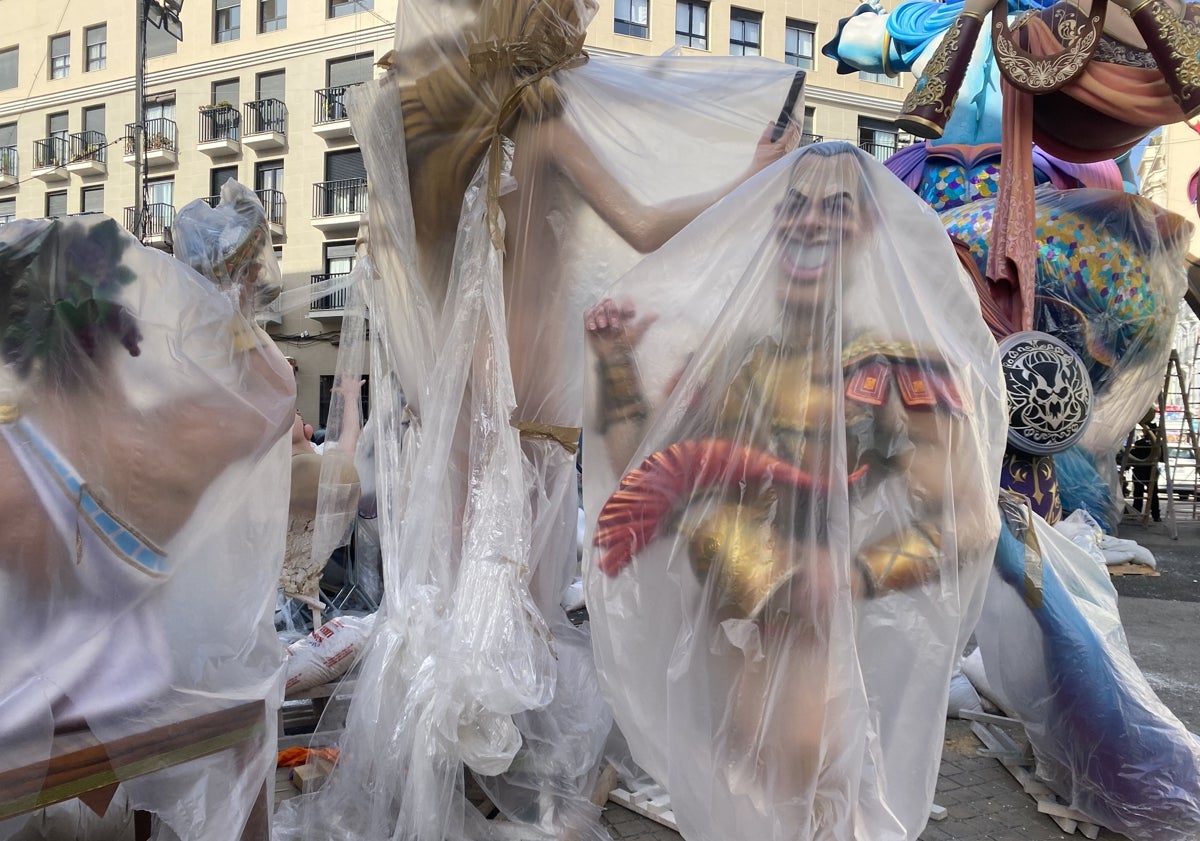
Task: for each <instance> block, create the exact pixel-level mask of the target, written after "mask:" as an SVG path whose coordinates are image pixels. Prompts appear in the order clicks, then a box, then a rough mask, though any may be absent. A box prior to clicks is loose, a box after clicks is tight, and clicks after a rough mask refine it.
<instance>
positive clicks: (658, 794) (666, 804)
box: [608, 787, 679, 832]
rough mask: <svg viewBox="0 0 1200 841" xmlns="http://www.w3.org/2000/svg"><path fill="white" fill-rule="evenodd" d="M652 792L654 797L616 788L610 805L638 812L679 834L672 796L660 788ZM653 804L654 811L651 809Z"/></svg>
mask: <svg viewBox="0 0 1200 841" xmlns="http://www.w3.org/2000/svg"><path fill="white" fill-rule="evenodd" d="M651 791H652V793H653V794H654V797H651V796H650V795H648V794H647V793H646V792H644V791H642V792H636V793H635V792H630V791H627V790H626V789H623V788H614V789H613V790H612V793H610V794H609V796H608V800H609V802H610V803H616V804H618V805H619V806H624V807H625V808H626V809H628V810H629V811H631V812H636V813H637V814H639V815H642V816H643V817H647V818H649V819H650V820H652V821H654V822H655V823H659V824H662V825H663V826H665V827H669V828H670V829H673V830H675V831H676V832H678V831H679V827H678V826H676V824H675V810H674V809H671V808H670V795H668V794H667V793H666V792H665V791H663V790H662V788H660V787H659V788H656V789H653V790H651ZM651 804H653V809H651V808H650V805H651Z"/></svg>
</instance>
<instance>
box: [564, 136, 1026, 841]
mask: <svg viewBox="0 0 1200 841" xmlns="http://www.w3.org/2000/svg"><path fill="white" fill-rule="evenodd" d="M729 204H732V205H733V206H728V205H729ZM692 231H694V239H693V238H692V236H691V232H692ZM678 239H679V240H682V239H688V242H687V243H681V246H680V247H681V248H689V249H693V250H699V251H702V252H703V255H701V256H702V258H706V259H707V260H708V263H709V265H708V269H707V270H702V271H701V272H700V276H699V277H693V276H691V275H688V276H687V279H686V281H684V280H677V281H676V284H677V285H683V284H685V283H686V285H687V287H688V289H689V290H692V292H693V294H694V290H695V289H697V288H705V289H707V290H710V291H711V294H712V295H713V296H714V297H716V298H717V299H718V300H719V299H720V297H721V294H720V285H721V283H722V279H723V278H727V277H728V276H729V275H730V273H731V272H734V271H737V269H738V266H737V264H736V262H734V263H732V264H730V263H729V260H730V259H732V260H734V261H739V260H741V261H745V260H746V259H748V260H749V268H748V269H746V268H745V265H746V264H745V262H742V264H741V269H742V271H741V280H740V282H739V283H738V286H737V287H736V289H735V290H734V292H733V294H732V297H731V298H730V299H729V302H728V303H727V304H726V305H725V306H724V308H723V309H721V313H720V316H719V318H718V319H717V321H716V324H715V325H714V326H712V327H711V329H708V330H706V331H702V334H703V339H702V340H701V341H700V342H699V344H698V346H696V347H695V349H694V350H689V349H687V348H681V347H680V345H681V344H682V343H681V341H680V337H681V336H683V335H686V333H687V332H688V328H684V327H682V326H681V324H682V323H683V322H686V321H689V320H693V321H694V320H697V316H695V315H694V314H693V313H688V312H686V311H684V310H683V309H682V308H681V309H680V310H677V311H666V310H661V309H659V310H656V311H654V313H653V315H651V316H649V317H647V316H642V317H641V318H639V317H638V313H639V312H648V308H647V307H646V306H644V305H643V304H641V303H639V302H631V303H627V304H623V305H621V306H618V305H616V304H614V303H612V301H611V300H609V301H606V302H604V303H602V304H601V305H599V306H598V307H596V308H594V309H593V310H591V311H590V312H589V314H588V316H587V318H586V324H587V327H588V329H589V335H590V339H591V341H590V344H591V347H592V349H593V350H594V352H595V354H596V356H597V371H598V379H599V383H598V386H597V394H598V404H597V406H596V411H595V415H596V417H597V420H598V425H597V426H596V427H595V428H594V429H593V430H591V431H592V432H593V433H594V434H596V437H595V438H592V439H589V440H590V441H594V442H595V444H594V445H593V446H591V447H589V449H588V455H589V457H590V456H591V454H592V453H593V452H597V451H603V450H604V449H606V448H607V450H608V452H607V456H608V457H609V459H611V460H612V461H613V462H614V463H615V464H617V465H620V467H619V468H618V469H619V470H620V469H623V468H624V473H625V475H624V477H623V478H622V479H621V482H620V487H619V489H618V490H617V491H616V492H615V493H612V494H611V495H609V494H608V491H607V490H606V489H603V488H598V487H596V483H595V482H594V481H593V473H595V475H601V473H602V471H593V472H589V471H588V469H586V467H585V477H588V483H589V485H591V488H590V491H589V492H588V497H589V503H592V504H595V503H596V502H603V501H604V498H605V496H607V502H605V503H604V505H603V507H602V508H599V514H598V518H597V523H596V525H595V527H594V528H595V530H594V542H595V543H596V544H597V546H598V547H599V550H598V552H597V554H596V555H595V557H594V561H595V564H594V566H593V568H592V569H591V570H590V571H589V600H588V604H589V609H590V612H591V615H592V616H593V618H594V621H595V631H594V633H595V638H596V647H597V656H598V661H599V665H600V669H601V674H602V678H603V680H604V683H605V688H606V690H607V694H608V696H609V699H610V701H611V703H612V704H613V707H614V713H615V715H616V717H617V720H618V723H619V724H620V726H621V728H622V730H623V731H624V732H625V734H626V736H627V737H628V739H629V743H630V747H631V749H632V751H633V754H634V758H635V759H636V760H637V761H638V762H639V763H640V764H642V765H643V766H644V767H645V768H646V769H647V770H648V771H649V772H650V773H651V774H652V775H654V776H655V777H656V778H657V779H659V780H660V781H661V782H662V783H664V784H665V785H666V786H667V788H668V790H669V791H670V792H671V796H672V800H673V803H674V806H675V814H676V816H677V818H678V819H679V820H680V823H681V829H682V831H683V832H684V835H685V836H687V837H689V838H704V839H733V838H742V837H747V836H752V837H760V838H785V837H786V838H804V839H810V838H811V839H846V840H847V841H848V839H852V838H872V839H890V838H896V839H901V838H915V837H916V836H917V834H919V832H920V830H921V828H922V827H923V826H924V822H925V819H926V816H927V814H928V807H929V804H930V802H931V801H932V791H933V789H932V786H933V782H934V780H935V779H936V775H937V764H938V757H939V756H940V744H941V736H940V726H939V719H940V717H941V716H942V715H943V714H944V710H945V704H946V690H947V686H948V681H949V676H950V670H951V664H952V662H953V661H954V659H955V657H956V654H957V650H958V646H959V644H960V643H961V642H962V637H963V636H964V631H963V629H964V628H965V629H968V630H969V628H970V627H971V625H972V624H973V619H974V617H975V614H976V612H977V609H978V599H979V597H980V595H981V584H982V581H983V575H984V574H985V573H986V571H987V564H986V559H987V558H988V557H989V553H990V550H991V547H992V545H993V541H994V539H995V536H996V533H997V517H996V514H995V491H994V487H995V485H994V482H995V479H996V470H997V463H998V458H999V455H1000V452H1001V449H1002V444H1001V441H1002V431H1003V421H1002V418H1001V415H1000V400H999V387H998V380H999V374H998V367H997V364H996V357H995V348H994V345H993V344H992V342H991V339H990V336H989V334H988V332H987V330H986V328H985V327H984V325H983V322H982V320H981V318H980V317H979V315H978V310H977V304H976V303H975V300H974V298H973V296H972V295H971V293H970V291H969V288H968V287H967V285H966V284H965V282H964V280H963V277H962V275H961V273H960V270H959V268H958V264H957V261H956V259H955V257H954V254H953V250H952V248H951V246H950V244H949V242H948V240H947V239H946V238H945V234H944V233H943V232H942V229H941V226H940V224H939V223H938V220H937V218H936V216H934V215H933V214H932V212H930V211H928V210H927V209H925V208H924V206H923V205H922V204H921V203H920V201H919V199H917V198H916V197H915V196H913V195H912V194H911V193H909V192H908V191H907V189H906V188H905V187H904V186H903V185H902V184H900V183H899V182H898V181H896V180H895V179H894V178H893V177H892V176H891V175H890V174H888V173H887V172H886V170H884V169H883V167H882V166H880V165H879V164H877V163H875V162H874V161H873V159H871V158H869V157H868V156H866V155H865V154H863V153H862V152H859V151H858V150H856V149H854V148H853V147H852V146H849V145H848V144H819V145H817V146H811V147H807V148H806V149H804V150H802V151H801V152H800V153H798V156H797V157H795V158H794V159H792V158H789V159H788V160H787V162H781V163H780V164H777V165H776V166H774V167H772V168H771V169H770V170H769V171H768V172H764V173H763V174H762V175H761V176H759V177H757V178H755V179H754V180H752V181H751V182H749V183H747V184H746V185H744V186H743V187H742V188H741V189H739V191H738V192H736V193H735V194H734V195H733V196H732V197H731V201H730V202H728V203H726V206H723V207H722V208H720V209H718V210H717V211H714V212H712V213H709V214H707V215H706V216H704V217H701V219H699V220H698V221H697V223H696V224H695V225H694V226H693V228H690V229H689V232H688V233H685V235H684V236H682V237H680V238H678ZM673 245H674V243H672V244H669V245H668V246H667V248H666V249H664V250H663V252H660V254H659V255H655V257H653V258H650V259H649V260H647V261H645V262H644V263H643V264H641V265H640V266H639V267H638V268H637V269H635V270H634V271H633V272H631V273H630V275H628V276H627V277H626V278H625V279H624V280H622V282H621V284H620V287H622V289H621V292H622V293H626V292H628V293H630V294H643V295H645V296H646V300H648V301H651V302H654V303H655V304H657V305H658V306H661V305H662V304H663V303H664V302H666V301H667V300H669V298H670V297H671V293H669V292H662V291H661V290H658V291H657V292H656V291H654V290H653V286H654V283H653V281H651V280H649V279H650V278H652V277H654V276H655V274H656V273H662V272H664V271H669V270H670V266H671V263H670V262H669V261H670V260H672V258H673V257H674V258H678V256H679V255H678V254H672V253H671V252H672V250H673V248H672V247H673ZM681 253H682V252H681ZM660 276H661V275H660ZM647 284H649V286H650V287H651V289H650V290H646V289H645V287H646V285H647ZM693 284H695V285H693ZM635 290H636V291H635ZM677 300H683V298H682V297H679V298H678V299H677ZM684 306H686V305H684ZM698 320H701V321H702V320H703V316H700V317H698ZM681 366H682V371H680V368H681ZM664 388H665V389H666V391H667V396H666V398H665V400H662V401H657V400H654V399H653V395H655V394H657V393H659V392H661V391H662V390H663V389H664ZM655 403H659V404H660V405H658V406H655V405H653V404H655ZM600 434H602V435H603V443H604V446H603V447H602V446H599V444H600V441H601V437H600ZM635 454H636V455H637V456H638V457H637V458H635V459H633V460H632V461H630V456H631V455H635ZM626 465H628V466H629V467H632V468H633V469H627V468H626V467H625V466H626ZM597 507H598V506H597ZM592 510H596V508H593V509H592ZM651 606H653V607H651Z"/></svg>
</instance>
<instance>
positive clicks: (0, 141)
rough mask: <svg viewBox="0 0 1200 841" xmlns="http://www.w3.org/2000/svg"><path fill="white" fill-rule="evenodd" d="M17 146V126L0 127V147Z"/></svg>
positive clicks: (5, 125) (8, 124) (13, 124)
mask: <svg viewBox="0 0 1200 841" xmlns="http://www.w3.org/2000/svg"><path fill="white" fill-rule="evenodd" d="M16 145H17V124H16V123H4V124H3V125H0V146H16Z"/></svg>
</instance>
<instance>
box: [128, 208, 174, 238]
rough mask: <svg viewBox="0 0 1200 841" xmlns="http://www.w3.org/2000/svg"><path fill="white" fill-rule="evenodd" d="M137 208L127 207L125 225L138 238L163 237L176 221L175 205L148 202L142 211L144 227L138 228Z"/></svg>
mask: <svg viewBox="0 0 1200 841" xmlns="http://www.w3.org/2000/svg"><path fill="white" fill-rule="evenodd" d="M136 211H137V208H136V207H127V208H125V227H126V228H128V229H129V231H130V233H132V234H133V235H134V236H135V237H137V238H138V239H142V240H144V239H147V238H149V237H161V236H162V235H163V234H164V233H165V232H166V230H167V228H169V227H171V223H172V222H174V221H175V206H174V205H172V204H166V203H163V202H152V203H150V204H147V205H146V207H145V209H144V210H143V211H142V225H141V227H142V229H141V230H140V231H139V230H138V229H137V228H138V226H137V214H136Z"/></svg>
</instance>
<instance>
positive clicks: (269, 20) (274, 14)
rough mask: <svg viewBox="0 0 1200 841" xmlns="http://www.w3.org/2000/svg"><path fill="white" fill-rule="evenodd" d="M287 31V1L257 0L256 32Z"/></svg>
mask: <svg viewBox="0 0 1200 841" xmlns="http://www.w3.org/2000/svg"><path fill="white" fill-rule="evenodd" d="M280 29H287V0H258V31H259V32H278V31H279V30H280Z"/></svg>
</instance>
